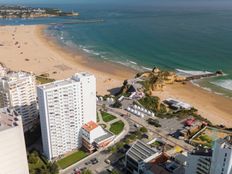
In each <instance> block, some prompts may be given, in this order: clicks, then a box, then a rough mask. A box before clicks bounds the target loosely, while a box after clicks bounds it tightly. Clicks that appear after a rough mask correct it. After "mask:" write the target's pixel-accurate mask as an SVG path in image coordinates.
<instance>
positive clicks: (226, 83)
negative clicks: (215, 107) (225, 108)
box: [211, 79, 232, 91]
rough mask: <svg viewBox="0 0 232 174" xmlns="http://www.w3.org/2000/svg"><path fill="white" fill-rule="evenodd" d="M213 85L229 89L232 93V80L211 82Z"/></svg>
mask: <svg viewBox="0 0 232 174" xmlns="http://www.w3.org/2000/svg"><path fill="white" fill-rule="evenodd" d="M211 83H212V84H214V85H216V86H219V87H222V88H224V89H228V90H231V91H232V80H231V79H227V80H217V81H213V82H211Z"/></svg>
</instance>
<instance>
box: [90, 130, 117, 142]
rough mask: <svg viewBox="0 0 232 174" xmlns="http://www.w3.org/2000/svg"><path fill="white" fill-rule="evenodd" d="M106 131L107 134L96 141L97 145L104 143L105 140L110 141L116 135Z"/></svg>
mask: <svg viewBox="0 0 232 174" xmlns="http://www.w3.org/2000/svg"><path fill="white" fill-rule="evenodd" d="M104 131H105V132H106V134H104V135H102V136H100V137H98V138H96V139H95V140H94V141H95V142H96V143H100V142H102V141H103V140H105V139H108V138H110V137H113V136H114V134H112V133H110V132H109V131H107V130H104Z"/></svg>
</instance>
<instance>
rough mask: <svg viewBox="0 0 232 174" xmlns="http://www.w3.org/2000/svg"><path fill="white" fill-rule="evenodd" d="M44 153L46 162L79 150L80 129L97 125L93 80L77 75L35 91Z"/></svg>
mask: <svg viewBox="0 0 232 174" xmlns="http://www.w3.org/2000/svg"><path fill="white" fill-rule="evenodd" d="M37 95H38V102H39V111H40V123H41V132H42V141H43V151H44V154H45V155H46V156H47V158H48V159H49V160H51V159H54V158H57V157H59V156H62V155H63V154H65V153H67V152H70V151H73V150H75V149H77V148H80V147H81V127H82V126H83V125H84V124H85V123H87V122H89V121H94V122H96V79H95V77H94V75H91V74H88V73H84V72H82V73H77V74H75V75H74V76H72V77H71V78H69V79H65V80H60V81H55V82H52V83H49V84H45V85H40V86H38V87H37Z"/></svg>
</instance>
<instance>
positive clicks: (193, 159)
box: [185, 149, 212, 174]
mask: <svg viewBox="0 0 232 174" xmlns="http://www.w3.org/2000/svg"><path fill="white" fill-rule="evenodd" d="M211 157H212V150H207V149H196V150H194V151H193V152H189V153H188V155H187V165H186V168H185V174H192V173H201V174H209V172H210V166H211Z"/></svg>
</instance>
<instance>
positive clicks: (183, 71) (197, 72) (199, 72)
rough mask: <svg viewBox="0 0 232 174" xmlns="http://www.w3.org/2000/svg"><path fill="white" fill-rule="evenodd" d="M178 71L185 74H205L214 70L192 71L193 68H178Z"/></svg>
mask: <svg viewBox="0 0 232 174" xmlns="http://www.w3.org/2000/svg"><path fill="white" fill-rule="evenodd" d="M176 71H177V72H179V73H181V74H183V75H203V74H211V73H212V72H209V71H191V70H183V69H176Z"/></svg>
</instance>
